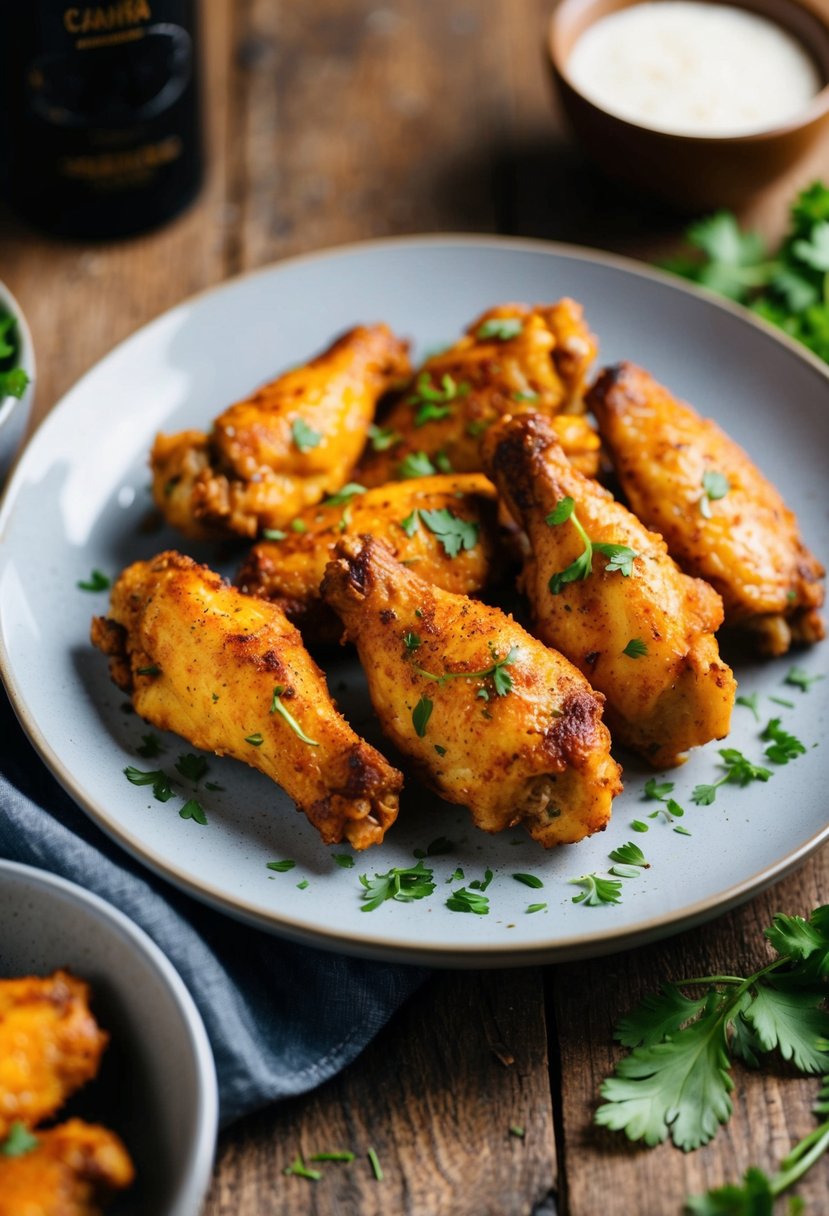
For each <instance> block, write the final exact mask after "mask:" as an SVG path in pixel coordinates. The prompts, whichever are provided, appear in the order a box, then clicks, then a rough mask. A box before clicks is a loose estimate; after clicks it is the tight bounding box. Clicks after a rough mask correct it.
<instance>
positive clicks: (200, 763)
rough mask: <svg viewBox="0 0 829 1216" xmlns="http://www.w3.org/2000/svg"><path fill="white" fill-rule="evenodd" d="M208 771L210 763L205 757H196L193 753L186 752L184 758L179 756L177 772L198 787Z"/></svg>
mask: <svg viewBox="0 0 829 1216" xmlns="http://www.w3.org/2000/svg"><path fill="white" fill-rule="evenodd" d="M207 769H208V763H207V759H206V757H205V756H197V755H194V753H193V752H185V754H184V755H183V756H179V758H178V760H176V772H177V773H179V774H180V775H181V776H182V777H184V779H185V780H186V781H192V782H193V784H194V785H196V784H197V783H198V782H199V781H201V779H202V777H203V776H204V775H205V773H206V772H207Z"/></svg>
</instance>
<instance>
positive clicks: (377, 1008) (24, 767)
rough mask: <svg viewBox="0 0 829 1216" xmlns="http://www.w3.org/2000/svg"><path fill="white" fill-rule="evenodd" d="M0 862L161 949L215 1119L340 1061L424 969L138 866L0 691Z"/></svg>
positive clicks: (316, 1080)
mask: <svg viewBox="0 0 829 1216" xmlns="http://www.w3.org/2000/svg"><path fill="white" fill-rule="evenodd" d="M0 857H4V858H6V859H9V860H12V861H20V862H26V863H27V864H29V865H33V866H39V867H40V868H41V869H45V870H50V871H52V872H53V873H55V874H60V875H62V876H63V877H64V878H67V879H69V880H71V881H72V882H76V883H78V884H79V885H80V886H82V887H84V888H86V889H87V890H89V891H94V892H95V893H96V894H98V895H100V896H102V897H103V898H104V899H107V900H109V901H110V902H111V903H113V904H115V905H116V906H117V907H118V908H119V909H120V911H122V912H124V913H125V914H126V915H127V916H128V917H130V919H131V920H133V921H134V922H135V924H137V925H140V926H141V928H142V929H144V930H145V931H146V932H147V933H148V934H149V936H150V937H151V938H152V939H153V940H154V941H155V942H156V943H157V945H158V946H160V947H161V949H162V950H163V951H164V953H165V954H166V955H167V957H168V958H169V959H170V961H171V962H172V964H173V966H174V967H175V968H176V970H177V971H178V973H179V975H180V976H181V977H182V979H183V980H184V982H185V984H186V985H187V987H188V988H189V990H190V993H191V995H192V996H193V999H194V1000H195V1002H196V1005H197V1006H198V1008H199V1011H200V1013H201V1015H202V1018H203V1019H204V1024H205V1027H206V1028H207V1033H208V1036H209V1038H210V1042H211V1045H212V1047H213V1054H214V1056H215V1060H216V1072H217V1074H218V1080H219V1095H220V1104H221V1120H222V1123H223V1124H227V1123H229V1122H231V1121H232V1120H233V1119H235V1118H237V1117H238V1116H239V1115H242V1114H245V1113H246V1112H248V1111H251V1110H255V1109H256V1108H257V1107H260V1106H263V1105H265V1104H266V1103H268V1102H271V1101H274V1100H275V1099H277V1098H284V1097H288V1096H289V1095H294V1094H300V1093H304V1092H305V1091H306V1090H309V1089H313V1088H314V1087H315V1086H317V1085H320V1084H321V1083H322V1082H323V1081H325V1080H327V1079H328V1078H329V1077H331V1076H333V1075H334V1073H336V1072H338V1071H339V1070H340V1069H341V1068H344V1067H345V1066H346V1064H349V1063H350V1062H351V1061H352V1060H353V1059H354V1058H355V1057H356V1056H357V1055H358V1054H359V1052H360V1051H361V1050H362V1049H363V1047H365V1046H366V1044H367V1043H368V1042H369V1041H370V1040H371V1039H372V1038H373V1037H374V1035H375V1034H376V1033H377V1031H378V1030H379V1029H380V1028H381V1026H383V1024H384V1023H385V1022H386V1021H387V1020H388V1018H389V1017H390V1016H391V1014H392V1013H393V1012H394V1011H395V1009H397V1008H398V1006H399V1005H400V1004H402V1002H403V1001H404V1000H405V999H406V997H408V996H409V995H410V994H411V993H412V992H413V991H414V990H415V989H416V988H417V986H418V985H419V984H420V983H421V982H422V981H423V979H424V978H425V976H426V974H427V973H426V971H424V970H423V969H422V968H419V967H409V966H392V965H389V964H385V963H374V962H367V961H364V960H361V959H353V958H346V957H344V956H342V955H336V954H330V953H328V952H326V951H323V950H315V949H312V948H311V947H309V946H299V945H294V944H293V943H291V942H287V941H283V940H280V939H279V938H276V937H272V936H271V935H270V934H268V933H264V932H262V931H260V930H257V929H253V928H250V927H248V926H246V925H242V924H239V923H237V922H236V921H233V920H231V919H230V918H228V917H226V916H223V915H222V914H221V913H219V912H214V911H213V910H212V909H210V908H207V907H205V906H203V905H202V904H200V903H198V902H197V901H196V900H194V899H192V898H191V897H190V896H188V895H185V894H183V893H182V892H180V891H178V890H177V889H176V888H175V887H173V886H171V885H170V884H169V883H167V882H165V881H164V880H163V879H161V878H157V877H156V876H155V875H153V874H151V873H150V872H149V871H148V870H145V869H143V868H142V867H141V866H140V865H139V863H138V862H136V861H133V859H132V858H131V857H130V856H129V855H128V854H127V853H125V852H123V850H121V849H120V848H119V846H118V845H116V844H115V843H114V842H112V841H111V840H110V839H109V838H108V837H107V836H106V835H105V834H104V833H103V832H101V831H100V829H99V828H97V827H96V825H95V824H94V823H93V822H92V820H90V819H88V818H87V816H86V815H84V814H83V812H82V811H80V810H79V809H78V807H77V806H76V805H75V803H74V802H73V801H72V799H71V798H69V796H68V795H67V794H66V793H65V792H64V790H63V789H62V788H61V786H60V785H59V784H58V783H57V781H55V779H54V778H53V777H52V775H51V773H50V772H49V771H48V770H47V769H46V767H45V766H44V764H43V763H42V761H41V760H40V758H39V757H38V755H37V753H36V752H35V751H34V749H33V748H32V746H31V744H30V743H29V741H28V739H27V738H26V737H25V735H24V733H23V731H22V729H21V727H20V725H19V724H18V722H17V719H16V717H15V715H14V712H13V711H12V708H11V706H10V704H9V701H8V698H7V696H6V695H5V692H3V691H2V689H0Z"/></svg>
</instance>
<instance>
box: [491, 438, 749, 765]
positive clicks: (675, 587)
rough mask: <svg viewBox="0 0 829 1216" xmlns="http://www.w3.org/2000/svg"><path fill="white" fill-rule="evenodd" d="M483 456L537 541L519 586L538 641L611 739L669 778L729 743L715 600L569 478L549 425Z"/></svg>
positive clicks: (634, 525) (584, 481)
mask: <svg viewBox="0 0 829 1216" xmlns="http://www.w3.org/2000/svg"><path fill="white" fill-rule="evenodd" d="M485 448H486V451H485V455H486V458H487V464H488V467H489V469H490V475H491V476H492V478H493V480H494V481H495V484H496V486H497V487H498V490H499V492H500V493H501V494H502V495H503V496H504V499H505V501H506V503H507V506H508V508H509V510H510V511H511V512H512V513H513V515H514V516H515V518H516V519H518V520H520V521H521V522H522V523H523V525H524V528H525V529H526V532H527V534H528V536H529V540H530V546H531V550H532V552H531V554H530V556H529V557H528V558H527V561H526V564H525V567H524V572H523V576H522V582H523V588H524V590H525V591H526V594H527V596H528V597H529V600H530V604H531V606H532V611H533V615H534V618H535V627H536V631H537V633H538V636H539V637H540V638H542V639H543V640H544V641H545V642H546V643H547V644H548V645H550V646H555V647H556V648H557V649H558V650H560V651H561V652H562V653H563V654H565V655H567V657H568V658H569V659H571V660H572V662H573V663H575V665H576V666H577V667H578V668H579V669H580V670H581V671H583V672H584V674H585V675H586V676H587V678H588V679H589V680H590V682H591V684H592V685H593V686H594V688H597V689H599V690H600V691H601V692H603V693H604V694H605V696H606V697H607V721H608V724H609V726H610V729H611V731H612V732H613V735H614V738H616V739H618V741H619V742H620V743H625V744H626V745H627V746H628V747H631V748H634V749H635V750H636V751H638V752H640V753H641V754H642V755H643V756H645V758H646V759H647V760H648V761H649V763H651V764H653V765H654V767H658V768H663V767H668V766H670V765H674V764H679V763H681V761H682V759H683V753H684V752H685V751H686V750H687V749H688V748H689V747H696V746H697V745H699V744H701V743H706V742H707V741H708V740H709V739H720V738H722V737H723V736H724V735H726V734H727V733H728V729H729V723H730V718H731V709H732V706H733V703H734V694H735V689H736V685H735V682H734V677H733V676H732V674H731V671H730V669H729V668H728V667H727V666H726V665H725V664H724V663H723V662H722V660H721V659H720V657H719V651H718V649H717V642H716V639H715V637H714V631H715V630H716V629H717V628H718V626H719V625H720V623H721V622H722V601H721V600H720V598H719V596H718V595H717V593H716V591H714V590H712V588H711V587H709V586H708V584H707V583H704V582H702V581H701V580H700V579H692V578H688V577H687V575H684V574H682V573H681V571H680V570H679V569H678V568H677V566H676V564H675V563H674V562H673V561H672V559H671V558H670V557H669V556H668V553H667V550H666V548H665V543H664V541H663V540H662V538H661V537H660V536H657V535H656V534H655V533H653V532H649V531H648V530H647V529H646V528H645V527H644V526H643V525H642V524H641V523H640V522H639V520H638V519H637V518H636V517H635V516H634V515H632V514H631V513H630V511H628V510H627V509H626V508H625V507H623V506H622V505H621V504H620V503H617V502H614V500H613V498H612V496H611V495H610V494H609V493H608V491H607V490H605V489H604V488H603V487H602V486H600V485H599V484H598V483H597V482H595V481H592V480H591V479H590V478H587V477H583V476H582V475H581V473H579V472H578V471H577V470H575V469H573V468H572V467H571V466H570V464H569V463H568V461H567V458H566V457H565V455H564V453H563V452H562V450H561V448H560V447H559V445H558V443H557V442H556V436H555V432H554V431H553V429H552V427H551V426H550V425H549V422H548V421H547V419H545V418H543V417H541V416H540V415H539V416H531V415H529V416H523V417H519V418H512V419H505V420H504V421H503V422H501V423H499V424H498V426H497V427H494V428H493V430H492V431H491V432H490V433H489V434H488V436H487V441H486V445H485Z"/></svg>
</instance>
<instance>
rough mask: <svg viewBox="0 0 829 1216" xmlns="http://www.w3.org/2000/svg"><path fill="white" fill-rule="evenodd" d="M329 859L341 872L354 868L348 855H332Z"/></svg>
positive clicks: (352, 861) (352, 859)
mask: <svg viewBox="0 0 829 1216" xmlns="http://www.w3.org/2000/svg"><path fill="white" fill-rule="evenodd" d="M331 857H332V859H333V860H334V862H335V863H336V864H337V865H338V866H339V867H340V869H341V870H351V869H352V868H353V866H354V858H353V857H352V856H351V854H350V853H332V854H331Z"/></svg>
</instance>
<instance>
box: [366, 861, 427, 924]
mask: <svg viewBox="0 0 829 1216" xmlns="http://www.w3.org/2000/svg"><path fill="white" fill-rule="evenodd" d="M360 883H361V885H362V887H363V891H362V898H363V900H364V902H363V905H362V907H361V908H360V911H361V912H373V911H374V909H375V908H379V907H380V905H381V904H382V903H385V901H386V900H387V899H394V900H397V901H398V902H399V903H411V902H412V900H414V899H425V898H426V896H427V895H431V894H432V892H433V891H434V889H435V883H434V871H433V870H430V869H428V867H426V866H424V864H423V861H422V860H420V859H419V860H418V861H417V863H416V864H415V865H413V866H409V867H408V868H401V867H395V868H393V869H391V870H388V871H387V872H386V873H385V874H375V875H374V878H369V877H368V875H367V874H361V875H360Z"/></svg>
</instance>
